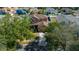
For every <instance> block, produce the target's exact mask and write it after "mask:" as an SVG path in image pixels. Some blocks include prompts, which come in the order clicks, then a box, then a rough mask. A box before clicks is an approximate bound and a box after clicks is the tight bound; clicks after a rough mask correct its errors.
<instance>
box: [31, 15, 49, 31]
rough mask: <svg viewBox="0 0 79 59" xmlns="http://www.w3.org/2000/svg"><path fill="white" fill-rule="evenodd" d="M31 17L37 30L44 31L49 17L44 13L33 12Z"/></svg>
mask: <svg viewBox="0 0 79 59" xmlns="http://www.w3.org/2000/svg"><path fill="white" fill-rule="evenodd" d="M31 18H32V26H33V28H35V30H36V31H37V32H42V31H44V29H45V27H46V26H47V25H48V17H47V16H45V15H42V14H33V15H31Z"/></svg>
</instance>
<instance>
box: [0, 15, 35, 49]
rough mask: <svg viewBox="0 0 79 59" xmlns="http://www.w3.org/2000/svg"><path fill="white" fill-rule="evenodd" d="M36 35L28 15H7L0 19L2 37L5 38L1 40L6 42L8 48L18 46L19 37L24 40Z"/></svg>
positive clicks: (0, 34)
mask: <svg viewBox="0 0 79 59" xmlns="http://www.w3.org/2000/svg"><path fill="white" fill-rule="evenodd" d="M1 36H2V37H1ZM34 37H35V35H34V34H33V32H32V31H31V28H30V18H29V17H28V16H26V15H23V16H18V15H13V16H11V15H6V16H5V17H4V18H2V20H0V38H1V39H2V40H4V41H0V42H4V43H5V45H6V48H7V50H8V49H12V48H14V47H15V46H16V40H17V39H19V40H24V39H31V38H34ZM1 39H0V40H1Z"/></svg>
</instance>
